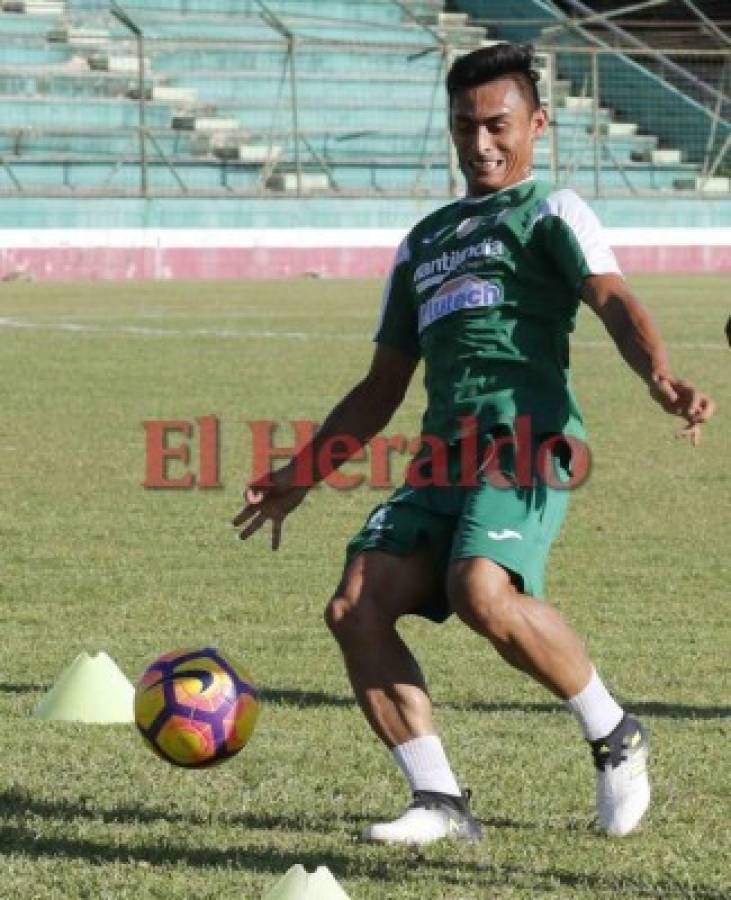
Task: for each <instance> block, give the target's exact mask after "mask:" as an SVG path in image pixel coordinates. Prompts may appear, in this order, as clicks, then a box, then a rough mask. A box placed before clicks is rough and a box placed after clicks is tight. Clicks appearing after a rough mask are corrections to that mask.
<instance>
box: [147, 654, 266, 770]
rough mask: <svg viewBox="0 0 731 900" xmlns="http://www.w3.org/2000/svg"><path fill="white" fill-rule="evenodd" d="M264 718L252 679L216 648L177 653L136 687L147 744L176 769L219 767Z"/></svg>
mask: <svg viewBox="0 0 731 900" xmlns="http://www.w3.org/2000/svg"><path fill="white" fill-rule="evenodd" d="M258 714H259V706H258V703H257V692H256V688H255V687H254V685H253V683H252V680H251V676H250V675H249V673H248V672H247V670H246V669H245V668H243V667H242V666H239V665H238V664H237V665H234V664H233V663H232V662H231V661H230V660H229V659H228V658H227V657H225V656H223V655H222V654H221V653H220V652H219V651H218V650H217V649H216V648H215V647H202V648H200V649H186V650H174V651H173V652H172V653H166V654H164V655H163V656H160V657H159V658H158V659H156V660H155V662H154V663H152V665H150V666H149V667H148V668H147V669H146V670H145V673H144V675H143V676H142V677H141V678H140V680H139V681H138V682H137V685H136V687H135V722H136V723H137V727H138V729H139V730H140V733H141V734H142V736H143V738H144V739H145V743H146V744H147V745H148V746H149V747H150V748H151V749H152V750H153V751H154V752H155V753H157V755H158V756H161V757H162V758H163V759H165V760H167V761H168V762H169V763H172V764H173V765H176V766H184V767H185V768H190V769H198V768H203V767H205V766H213V765H216V764H217V763H220V762H223V760H224V759H229V757H231V756H234V755H235V754H237V753H238V752H239V750H242V749H243V748H244V747H245V746H246V743H247V741H248V740H249V738H250V737H251V733H252V731H253V730H254V725H255V724H256V719H257V716H258Z"/></svg>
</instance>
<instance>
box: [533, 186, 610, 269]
mask: <svg viewBox="0 0 731 900" xmlns="http://www.w3.org/2000/svg"><path fill="white" fill-rule="evenodd" d="M545 216H557V217H558V218H559V219H561V220H562V221H563V222H565V223H566V224H567V225H568V226H569V228H570V229H571V231H572V232H573V234H574V236H575V238H576V241H577V243H578V245H579V247H580V249H581V252H582V253H583V254H584V259H585V260H586V264H587V265H588V267H589V269H590V270H591V273H592V274H593V275H602V274H606V273H608V272H615V273H617V274H618V275H621V274H622V270H621V269H620V268H619V264H618V263H617V258H616V257H615V255H614V253H613V251H612V249H611V247H610V246H609V242H608V240H607V238H606V235H605V233H604V229H603V228H602V225H601V222H600V221H599V219H598V218H597V215H596V213H595V212H594V210H593V209H591V207H590V206H589V205H588V204H587V203H586V202H585V201H584V200H582V199H581V197H579V195H578V194H577V193H576V191H572V190H570V189H568V188H565V189H563V190H560V191H554V192H553V193H552V194H549V195H548V197H546V199H545V200H544V201H543V202H542V203H541V205H540V207H539V209H538V214H537V216H536V222H537V221H539V220H540V219H542V218H544V217H545Z"/></svg>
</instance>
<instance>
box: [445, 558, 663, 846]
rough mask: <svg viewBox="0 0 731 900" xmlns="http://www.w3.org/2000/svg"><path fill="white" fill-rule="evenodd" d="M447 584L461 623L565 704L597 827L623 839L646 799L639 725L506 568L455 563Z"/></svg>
mask: <svg viewBox="0 0 731 900" xmlns="http://www.w3.org/2000/svg"><path fill="white" fill-rule="evenodd" d="M447 583H448V593H449V597H450V602H451V604H452V608H453V609H454V611H455V612H456V614H457V615H458V616H459V618H460V619H461V620H462V621H463V622H465V623H466V624H467V625H469V626H470V628H472V629H473V630H474V631H476V632H477V633H478V634H481V635H483V636H484V637H486V638H488V640H489V641H490V642H491V643H492V644H493V646H494V647H495V648H496V650H497V651H498V652H499V653H500V655H501V656H502V657H503V658H504V659H505V660H507V661H508V662H509V663H511V664H512V665H513V666H515V667H516V668H518V669H521V670H522V671H524V672H527V673H528V674H529V675H531V676H532V677H533V678H534V679H535V680H536V681H538V682H540V683H541V684H543V685H545V686H546V687H547V688H548V689H549V690H551V691H552V692H553V693H554V694H556V695H557V696H558V697H560V698H561V699H563V700H565V701H566V702H567V703H568V706H569V708H570V709H571V710H572V711H573V712H574V714H575V715H576V717H577V718H578V720H579V722H580V724H581V726H582V729H583V731H584V736H585V737H586V739H587V740H588V741H589V742H590V744H591V747H592V753H593V756H594V762H595V765H596V768H597V776H598V777H597V811H598V815H599V823H600V825H601V826H602V828H603V829H604V830H605V831H607V832H608V833H610V834H613V835H623V834H627V833H628V832H629V831H631V830H632V829H633V828H635V827H636V825H637V824H638V823H639V821H640V819H641V818H642V816H643V815H644V813H645V811H646V809H647V806H648V804H649V799H650V788H649V781H648V779H647V775H646V766H645V764H646V757H647V735H646V732H645V730H644V728H643V727H642V725H641V724H640V723H639V722H637V720H636V719H634V718H632V717H631V716H628V715H626V714H625V712H624V710H623V709H622V708H621V707H620V706H619V705H618V704H617V702H616V701H615V700H614V698H613V697H612V695H611V694H610V693H609V691H608V690H607V689H606V687H605V686H604V684H603V683H602V681H601V679H600V678H599V676H598V675H597V673H596V670H595V669H594V667H593V666H592V664H591V661H590V660H589V658H588V656H587V654H586V651H585V649H584V647H583V645H582V643H581V641H580V640H579V638H578V636H577V635H576V633H575V632H574V631H573V630H572V629H571V628H570V627H569V626H568V624H567V623H566V622H565V621H564V620H563V618H562V617H561V615H560V614H559V613H558V612H557V611H556V610H555V609H553V608H552V607H551V606H549V605H547V604H545V603H543V602H541V601H539V600H536V598H535V597H531V596H528V595H526V594H523V593H521V592H520V591H519V590H518V589H517V588H516V587H515V585H514V584H513V581H512V579H511V577H510V575H509V574H508V572H507V571H506V570H505V569H504V568H502V567H501V566H499V565H497V564H496V563H494V562H492V561H491V560H489V559H485V558H471V559H460V560H456V561H455V562H454V563H452V565H451V566H450V570H449V575H448V580H447Z"/></svg>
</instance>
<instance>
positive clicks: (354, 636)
mask: <svg viewBox="0 0 731 900" xmlns="http://www.w3.org/2000/svg"><path fill="white" fill-rule="evenodd" d="M325 623H326V625H327V627H328V628H329V629H330V631H331V633H332V634H333V636H334V637H335V639H336V640H337V641H338V643H340V644H342V643H347V642H349V641H351V640H359V641H362V640H363V639H364V638H365V637H367V635H368V634H369V633H370V632H373V631H375V630H377V629H378V627H379V624H381V623H380V622H379V617H378V613H377V611H376V610H375V609H374V606H373V604H372V603H371V602H370V601H369V599H368V597H367V596H359V597H348V596H346V595H343V594H336V595H335V596H334V597H333V598H332V599H331V600H330V602H329V603H328V605H327V606H326V607H325Z"/></svg>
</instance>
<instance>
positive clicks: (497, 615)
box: [447, 559, 516, 641]
mask: <svg viewBox="0 0 731 900" xmlns="http://www.w3.org/2000/svg"><path fill="white" fill-rule="evenodd" d="M447 593H448V596H449V602H450V605H451V608H452V610H453V611H454V612H455V614H456V615H457V616H458V617H459V618H460V619H461V620H462V621H463V622H464V623H465V624H466V625H469V626H470V628H473V629H474V630H475V631H477V632H479V633H480V634H484V635H485V636H486V637H489V638H491V639H493V640H496V641H506V640H508V639H509V637H510V633H511V630H512V620H513V616H514V612H515V604H514V598H515V593H516V590H515V587H514V586H513V584H512V582H511V580H510V575H509V574H508V573H507V572H506V571H505V570H504V569H502V568H501V567H500V566H498V565H496V564H495V563H491V562H490V561H489V560H483V559H464V560H458V561H457V562H455V563H453V564H452V566H451V567H450V571H449V575H448V578H447Z"/></svg>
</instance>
